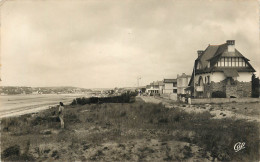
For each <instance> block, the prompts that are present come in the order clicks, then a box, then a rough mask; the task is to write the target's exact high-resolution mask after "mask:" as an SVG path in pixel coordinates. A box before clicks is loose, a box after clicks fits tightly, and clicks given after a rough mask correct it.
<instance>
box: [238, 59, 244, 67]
mask: <svg viewBox="0 0 260 162" xmlns="http://www.w3.org/2000/svg"><path fill="white" fill-rule="evenodd" d="M242 64H243V59H242V58H238V66H239V67H241V66H243V65H242Z"/></svg>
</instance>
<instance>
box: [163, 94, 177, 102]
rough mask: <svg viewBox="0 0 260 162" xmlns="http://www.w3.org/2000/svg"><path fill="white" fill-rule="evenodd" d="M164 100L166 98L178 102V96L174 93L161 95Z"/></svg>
mask: <svg viewBox="0 0 260 162" xmlns="http://www.w3.org/2000/svg"><path fill="white" fill-rule="evenodd" d="M161 97H162V98H166V99H170V100H173V101H177V94H176V93H172V94H161Z"/></svg>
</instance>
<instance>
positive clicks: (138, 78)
mask: <svg viewBox="0 0 260 162" xmlns="http://www.w3.org/2000/svg"><path fill="white" fill-rule="evenodd" d="M140 79H142V78H141V77H140V76H138V77H137V87H139V80H140Z"/></svg>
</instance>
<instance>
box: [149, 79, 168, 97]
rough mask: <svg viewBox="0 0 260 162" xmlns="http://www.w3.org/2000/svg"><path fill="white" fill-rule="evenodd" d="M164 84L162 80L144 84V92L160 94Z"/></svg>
mask: <svg viewBox="0 0 260 162" xmlns="http://www.w3.org/2000/svg"><path fill="white" fill-rule="evenodd" d="M163 87H164V84H163V82H162V81H154V82H152V83H150V85H147V86H146V93H148V94H162V93H163Z"/></svg>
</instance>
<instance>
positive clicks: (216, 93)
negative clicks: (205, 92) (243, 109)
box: [212, 91, 226, 98]
mask: <svg viewBox="0 0 260 162" xmlns="http://www.w3.org/2000/svg"><path fill="white" fill-rule="evenodd" d="M212 98H226V93H225V92H222V91H214V92H212Z"/></svg>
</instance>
